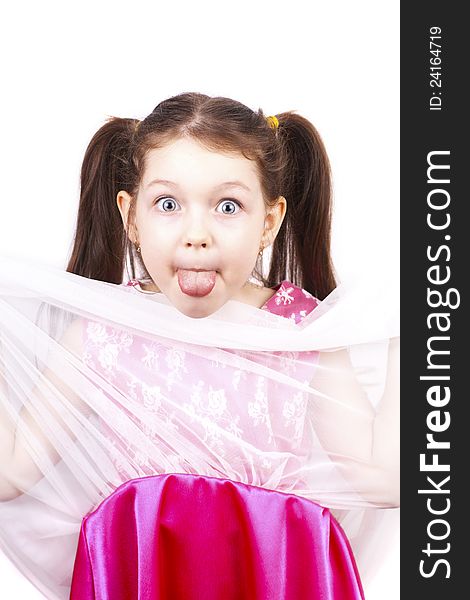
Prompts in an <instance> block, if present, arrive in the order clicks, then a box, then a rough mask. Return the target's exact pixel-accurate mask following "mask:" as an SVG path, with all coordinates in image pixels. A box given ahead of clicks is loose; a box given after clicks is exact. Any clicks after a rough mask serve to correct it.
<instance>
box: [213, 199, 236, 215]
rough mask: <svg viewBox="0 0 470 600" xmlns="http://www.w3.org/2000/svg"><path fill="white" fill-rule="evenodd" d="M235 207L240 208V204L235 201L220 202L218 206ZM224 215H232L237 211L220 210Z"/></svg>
mask: <svg viewBox="0 0 470 600" xmlns="http://www.w3.org/2000/svg"><path fill="white" fill-rule="evenodd" d="M230 205H232V206H236V207H237V208H238V209H241V208H242V205H241V204H240V202H238V201H237V200H222V202H221V203H220V204H219V206H230ZM222 212H223V214H224V215H234V214H236V213H237V212H238V211H232V210H229V211H227V210H222Z"/></svg>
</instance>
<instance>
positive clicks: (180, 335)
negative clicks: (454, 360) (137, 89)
mask: <svg viewBox="0 0 470 600" xmlns="http://www.w3.org/2000/svg"><path fill="white" fill-rule="evenodd" d="M330 219H331V186H330V173H329V164H328V159H327V155H326V152H325V149H324V147H323V144H322V142H321V140H320V137H319V135H318V133H317V132H316V130H315V128H314V127H313V126H312V124H311V123H309V122H308V121H307V120H306V119H304V118H303V117H301V116H299V115H297V114H295V113H282V114H280V115H277V116H275V117H274V116H271V117H268V118H266V117H265V115H264V114H263V112H262V111H261V110H259V111H258V112H254V111H252V110H251V109H249V108H248V107H246V106H244V105H242V104H240V103H238V102H235V101H233V100H229V99H227V98H210V97H208V96H204V95H202V94H189V93H188V94H181V95H179V96H176V97H174V98H170V99H168V100H166V101H164V102H161V103H160V104H159V105H158V106H157V107H156V108H155V109H154V111H153V112H152V113H151V114H150V115H149V116H148V117H146V118H145V119H144V120H143V121H140V122H139V121H137V120H135V119H119V118H114V119H110V120H109V121H108V122H107V123H106V124H105V125H104V126H103V127H101V129H100V130H99V131H98V132H97V133H96V134H95V136H94V137H93V139H92V141H91V143H90V145H89V147H88V149H87V152H86V155H85V159H84V162H83V166H82V174H81V198H80V206H79V212H78V221H77V229H76V235H75V242H74V247H73V251H72V256H71V259H70V262H69V265H68V267H67V273H64V274H60V273H56V272H53V271H52V270H47V269H39V270H38V269H31V271H30V272H28V273H27V275H28V276H27V277H22V278H19V277H18V276H17V275H16V270H15V265H12V264H11V263H8V262H7V261H4V264H3V265H2V281H3V282H4V283H3V288H2V289H1V291H2V309H3V310H2V321H1V326H2V329H1V333H2V337H1V342H2V351H3V352H2V356H3V358H2V362H1V363H0V366H1V367H2V371H1V372H2V374H3V381H2V380H0V384H1V387H0V391H1V396H0V397H1V398H2V401H3V402H2V404H0V407H1V410H2V412H0V416H1V419H0V426H1V428H2V431H1V433H2V446H1V451H2V464H3V465H4V467H3V471H2V473H1V479H0V494H1V498H2V499H3V503H2V504H1V505H0V518H1V527H2V528H1V531H0V534H1V535H0V538H1V540H2V546H3V548H4V550H5V552H7V554H8V555H9V556H10V557H11V558H12V560H14V562H15V563H16V564H17V565H18V567H19V568H21V569H22V570H23V572H24V573H25V574H26V575H27V576H28V577H29V578H30V579H31V580H32V581H33V582H34V583H35V584H36V585H37V586H38V587H39V588H40V589H41V590H43V592H44V593H45V594H46V595H47V597H51V598H66V597H67V596H68V594H69V593H70V590H71V594H72V598H75V599H77V598H80V599H83V598H150V597H152V598H153V597H167V596H169V597H174V598H200V597H204V598H214V599H215V598H250V597H253V598H300V597H302V598H303V597H312V598H360V597H362V587H361V582H360V579H359V575H358V572H357V570H356V564H355V560H354V557H353V555H352V553H351V549H350V546H349V543H348V540H347V538H346V536H345V534H344V532H343V530H342V529H341V528H340V527H339V525H338V523H337V521H336V520H335V518H334V517H333V516H332V515H331V513H330V512H329V511H328V510H327V508H326V507H328V508H330V509H332V511H334V512H335V515H336V516H337V517H338V518H339V519H340V520H341V522H343V523H345V524H347V528H348V531H350V532H351V542H352V543H353V544H354V546H355V548H356V549H357V550H358V552H359V553H360V554H361V555H362V554H363V555H364V556H366V554H365V552H364V549H365V548H366V547H367V548H368V550H370V548H371V547H373V546H372V545H371V542H370V540H371V539H372V537H373V535H372V534H373V533H374V529H373V528H371V526H370V523H371V522H372V521H373V520H377V516H378V514H380V513H379V512H378V511H377V508H380V507H387V506H388V507H393V506H396V505H397V450H396V446H397V431H396V425H397V414H398V412H397V400H396V390H395V389H394V387H395V377H396V372H395V369H396V356H395V348H394V346H395V343H394V342H389V338H390V337H391V336H392V335H394V334H395V333H396V332H395V331H392V329H391V328H390V327H389V324H388V323H387V322H386V319H384V317H383V315H381V314H380V312H381V311H380V309H378V308H377V306H378V305H377V303H376V302H375V301H374V299H373V298H371V299H370V304H368V303H367V302H366V301H364V299H361V298H360V296H358V295H357V292H356V291H355V290H347V291H341V290H340V289H339V288H337V289H335V286H336V283H335V278H334V274H333V268H332V264H331V259H330ZM265 255H266V256H265ZM266 266H268V267H269V268H268V269H267V271H268V272H267V275H265V267H266ZM25 271H27V269H23V273H24V274H26V273H25ZM124 273H126V275H127V273H128V275H127V276H126V277H125V278H124V279H123V275H124ZM24 281H26V282H27V283H26V284H25V283H24ZM113 284H118V285H113ZM365 315H367V320H366V319H364V316H365ZM384 322H385V325H384ZM31 336H34V337H31ZM31 339H34V344H33V346H32V350H31V344H30V342H31ZM28 342H29V343H28ZM375 530H378V528H377V527H375ZM366 539H367V540H369V543H368V545H366V544H365V543H364V542H365V540H366ZM45 540H47V541H45ZM77 542H78V545H77ZM358 556H359V554H358ZM359 566H360V568H361V571H364V570H365V567H364V566H363V565H361V564H360V565H359Z"/></svg>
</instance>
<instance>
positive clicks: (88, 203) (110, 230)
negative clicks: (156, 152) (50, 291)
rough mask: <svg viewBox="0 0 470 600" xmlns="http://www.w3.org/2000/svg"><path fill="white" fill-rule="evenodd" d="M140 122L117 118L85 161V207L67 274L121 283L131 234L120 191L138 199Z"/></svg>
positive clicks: (107, 125) (82, 197) (100, 133)
mask: <svg viewBox="0 0 470 600" xmlns="http://www.w3.org/2000/svg"><path fill="white" fill-rule="evenodd" d="M137 123H138V121H136V120H135V119H121V118H116V117H111V118H110V119H109V120H108V121H107V122H106V123H105V125H103V126H102V127H101V128H100V129H99V130H98V131H97V132H96V133H95V135H94V136H93V138H92V140H91V141H90V143H89V145H88V148H87V150H86V152H85V157H84V159H83V164H82V169H81V175H80V204H79V209H78V216H77V226H76V231H75V238H74V244H73V249H72V254H71V258H70V260H69V263H68V266H67V271H68V272H71V273H75V274H77V275H81V276H83V277H88V278H91V279H97V280H100V281H107V282H109V283H121V282H122V275H123V269H124V260H125V253H126V240H127V236H126V232H125V229H124V226H123V223H122V219H121V215H120V213H119V209H118V207H117V204H116V195H117V193H118V191H119V190H125V191H128V192H129V193H132V192H133V191H134V190H133V189H132V188H133V187H134V186H135V181H136V173H134V170H135V169H134V167H133V163H132V161H131V159H130V156H131V155H130V145H131V143H132V140H133V136H134V135H135V130H136V124H137Z"/></svg>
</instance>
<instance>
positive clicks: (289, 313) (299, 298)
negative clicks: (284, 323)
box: [261, 280, 320, 323]
mask: <svg viewBox="0 0 470 600" xmlns="http://www.w3.org/2000/svg"><path fill="white" fill-rule="evenodd" d="M273 289H274V290H275V294H274V295H273V296H271V298H269V300H268V301H267V302H265V304H263V306H262V307H261V308H262V309H263V310H267V311H269V312H271V313H274V314H276V315H279V316H281V317H285V318H286V319H291V320H293V321H294V322H295V323H300V321H302V319H304V318H305V317H306V316H307V315H308V314H309V313H311V312H312V310H314V309H315V308H316V307H317V306H318V305H319V304H320V301H319V300H318V299H317V298H315V296H312V294H310V292H307V290H304V289H302V288H300V287H298V286H297V285H295V284H294V283H292V282H291V281H288V280H284V281H281V283H280V284H279V285H277V286H276V287H275V288H273Z"/></svg>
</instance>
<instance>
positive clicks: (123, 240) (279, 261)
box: [67, 93, 336, 299]
mask: <svg viewBox="0 0 470 600" xmlns="http://www.w3.org/2000/svg"><path fill="white" fill-rule="evenodd" d="M276 117H277V119H278V122H279V125H278V127H276V128H273V127H272V125H270V123H268V121H267V120H266V117H265V115H264V114H263V111H262V110H261V109H259V110H258V111H257V112H254V111H253V110H251V109H250V108H248V107H247V106H245V105H243V104H241V103H240V102H236V101H235V100H231V99H229V98H222V97H215V98H212V97H209V96H206V95H203V94H198V93H184V94H180V95H177V96H174V97H173V98H169V99H168V100H164V101H163V102H161V103H160V104H159V105H158V106H157V107H156V108H155V109H154V110H153V111H152V113H151V114H150V115H148V116H147V117H146V118H145V119H144V120H143V121H138V120H137V119H121V118H117V117H111V118H110V119H109V120H108V121H107V122H106V123H105V124H104V125H103V126H102V127H101V128H100V129H99V130H98V131H97V132H96V134H95V135H94V136H93V138H92V140H91V142H90V144H89V145H88V148H87V150H86V153H85V157H84V160H83V165H82V169H81V191H80V205H79V208H78V218H77V228H76V232H75V238H74V245H73V250H72V255H71V258H70V261H69V263H68V266H67V271H69V272H72V273H76V274H77V275H81V276H84V277H90V278H93V279H98V280H101V281H107V282H110V283H121V282H122V277H123V273H124V267H125V266H126V265H127V263H126V262H125V261H127V260H129V264H130V267H131V271H132V277H133V278H135V277H136V272H135V265H136V262H137V263H138V264H139V267H140V270H141V271H142V273H143V275H144V277H143V279H148V280H150V277H149V276H148V272H147V271H146V269H145V265H144V264H143V262H142V259H141V257H140V255H139V254H138V253H137V252H135V249H134V244H133V243H132V242H131V241H130V240H129V237H128V235H127V232H126V231H125V229H124V227H123V223H122V219H121V215H120V213H119V209H118V206H117V203H116V197H117V193H118V192H119V191H120V190H125V191H127V192H128V193H129V194H130V195H131V197H132V202H131V204H130V209H129V215H128V217H129V218H128V228H129V224H130V223H131V222H132V219H134V218H135V201H136V198H137V192H138V189H139V185H140V183H141V180H142V177H143V174H144V170H145V158H146V155H147V153H148V152H149V151H150V150H152V149H153V148H159V147H162V146H164V145H165V144H167V143H169V142H171V141H173V140H175V139H177V138H181V137H189V138H191V139H194V140H196V141H197V142H199V143H200V144H202V145H203V146H204V147H206V148H208V149H210V150H213V151H222V152H239V153H241V154H242V155H243V156H245V157H246V158H248V159H250V160H253V161H255V163H256V165H257V170H258V173H259V177H260V183H261V189H262V191H263V196H264V200H265V203H266V206H267V207H269V206H273V205H274V204H275V203H276V200H277V198H278V197H279V196H284V197H285V198H286V200H287V212H286V215H285V218H284V221H283V223H282V225H281V228H280V230H279V232H278V234H277V236H276V239H275V241H274V243H273V246H272V255H271V261H270V265H269V273H268V275H267V277H264V276H263V274H262V272H261V271H262V266H261V268H259V267H260V265H258V263H257V265H256V267H255V270H256V275H257V277H258V278H259V279H260V280H261V281H262V282H263V285H265V286H267V287H274V286H275V285H277V284H278V283H279V282H280V281H282V280H284V279H287V280H289V281H291V282H292V283H294V284H295V285H297V286H299V287H302V288H304V289H305V290H307V291H308V292H310V293H311V294H313V295H314V296H316V297H317V298H319V299H323V298H324V297H325V296H327V295H328V294H329V293H330V292H331V290H332V289H333V288H334V287H335V286H336V282H335V277H334V272H333V266H332V262H331V257H330V230H331V211H332V207H331V177H330V165H329V161H328V156H327V154H326V151H325V148H324V145H323V143H322V140H321V138H320V136H319V134H318V132H317V131H316V129H315V127H314V126H313V125H312V124H311V123H310V122H309V121H308V120H307V119H305V118H304V117H301V116H300V115H298V114H295V113H294V112H284V113H281V114H278V115H276ZM141 279H142V277H141Z"/></svg>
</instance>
